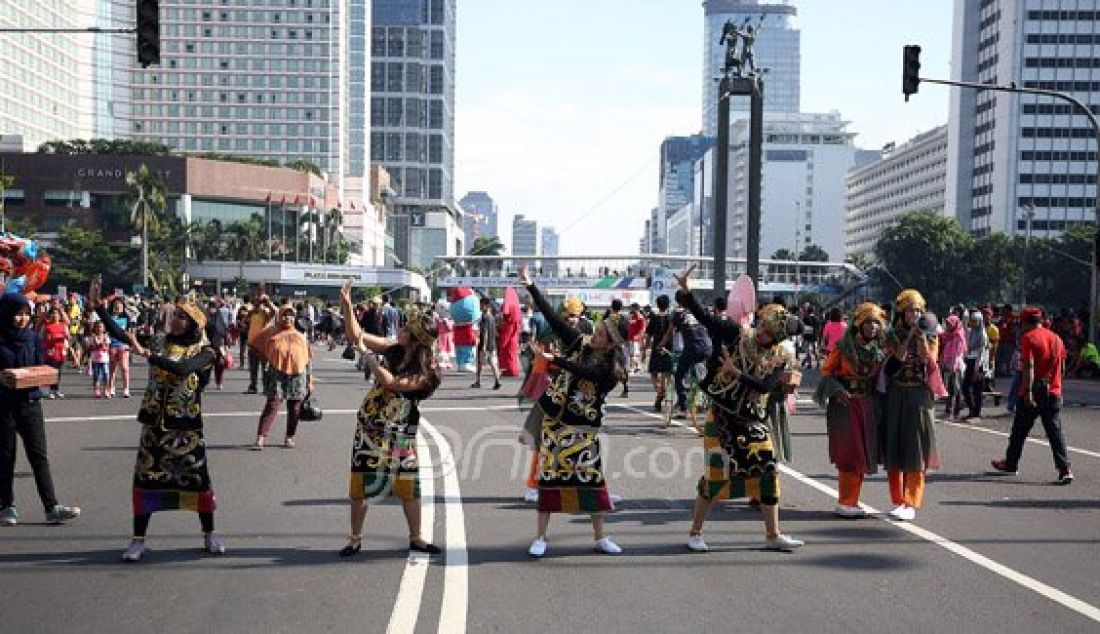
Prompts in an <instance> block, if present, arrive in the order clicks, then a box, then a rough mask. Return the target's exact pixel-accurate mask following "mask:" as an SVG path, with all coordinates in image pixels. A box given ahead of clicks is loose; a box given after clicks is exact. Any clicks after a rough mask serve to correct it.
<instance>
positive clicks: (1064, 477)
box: [1058, 469, 1073, 484]
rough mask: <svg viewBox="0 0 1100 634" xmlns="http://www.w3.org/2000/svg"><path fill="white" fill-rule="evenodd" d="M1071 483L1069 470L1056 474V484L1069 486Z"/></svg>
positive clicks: (1071, 475) (1071, 478) (1071, 477)
mask: <svg viewBox="0 0 1100 634" xmlns="http://www.w3.org/2000/svg"><path fill="white" fill-rule="evenodd" d="M1071 482H1073V472H1072V471H1070V470H1069V469H1066V470H1064V471H1059V472H1058V484H1069V483H1071Z"/></svg>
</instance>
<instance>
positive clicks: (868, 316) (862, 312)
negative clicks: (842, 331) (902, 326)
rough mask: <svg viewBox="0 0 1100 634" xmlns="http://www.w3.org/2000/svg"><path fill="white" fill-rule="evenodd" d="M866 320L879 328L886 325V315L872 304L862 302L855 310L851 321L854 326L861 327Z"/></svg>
mask: <svg viewBox="0 0 1100 634" xmlns="http://www.w3.org/2000/svg"><path fill="white" fill-rule="evenodd" d="M868 320H874V321H877V322H878V323H879V325H881V326H885V325H886V313H885V312H884V311H883V310H882V309H881V308H879V306H878V304H876V303H874V302H864V303H862V304H860V305H859V308H856V313H855V317H854V319H853V321H854V323H855V325H856V326H862V325H863V324H864V323H865V322H867V321H868Z"/></svg>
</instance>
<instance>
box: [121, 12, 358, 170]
mask: <svg viewBox="0 0 1100 634" xmlns="http://www.w3.org/2000/svg"><path fill="white" fill-rule="evenodd" d="M366 2H367V0H316V1H315V2H293V3H292V2H286V1H284V0H263V1H262V2H259V3H252V4H251V5H250V6H248V7H247V8H246V7H243V6H242V5H240V4H234V5H233V6H229V5H227V4H220V5H216V4H214V3H206V4H196V3H194V2H191V1H190V0H161V2H160V16H161V27H160V37H161V63H160V65H158V66H150V67H148V68H145V69H140V68H134V70H133V84H134V88H133V119H132V130H131V136H132V137H134V138H137V139H146V140H151V141H161V142H164V143H166V144H168V145H169V146H170V147H172V148H174V149H177V150H181V151H184V152H218V153H223V154H239V155H247V156H255V157H260V158H270V159H275V160H278V161H280V162H284V163H287V162H292V161H296V160H306V161H310V162H312V163H314V164H316V165H317V166H318V167H320V168H321V170H322V171H323V172H325V173H326V174H328V175H329V177H330V178H331V179H332V180H333V182H335V183H336V184H337V186H338V187H339V188H340V189H341V190H343V187H344V183H343V178H344V176H345V175H354V176H357V177H362V176H364V175H365V172H366V166H367V165H368V164H369V160H368V155H367V153H366V152H367V148H366V143H365V136H364V135H363V134H353V130H354V128H355V126H358V127H359V130H362V129H363V128H364V127H365V124H366V111H365V108H366V107H367V100H366V99H367V92H366V91H367V81H366V78H367V74H366V73H367V60H368V59H369V57H368V51H367V48H366V46H367V45H366V38H365V37H363V33H362V31H360V32H358V33H355V32H353V31H352V30H351V29H352V27H356V28H359V29H363V28H365V25H366V24H367V22H368V16H369V7H368V6H367V4H366ZM353 47H354V48H353Z"/></svg>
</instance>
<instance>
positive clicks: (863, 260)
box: [844, 253, 871, 271]
mask: <svg viewBox="0 0 1100 634" xmlns="http://www.w3.org/2000/svg"><path fill="white" fill-rule="evenodd" d="M844 262H845V264H851V265H852V266H854V267H856V268H857V269H859V270H861V271H866V270H867V269H869V268H871V258H870V257H869V256H868V255H867V254H865V253H853V254H851V255H849V256H847V257H845V258H844Z"/></svg>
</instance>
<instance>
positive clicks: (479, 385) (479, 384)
mask: <svg viewBox="0 0 1100 634" xmlns="http://www.w3.org/2000/svg"><path fill="white" fill-rule="evenodd" d="M470 387H471V388H475V387H481V383H473V384H471V385H470Z"/></svg>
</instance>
